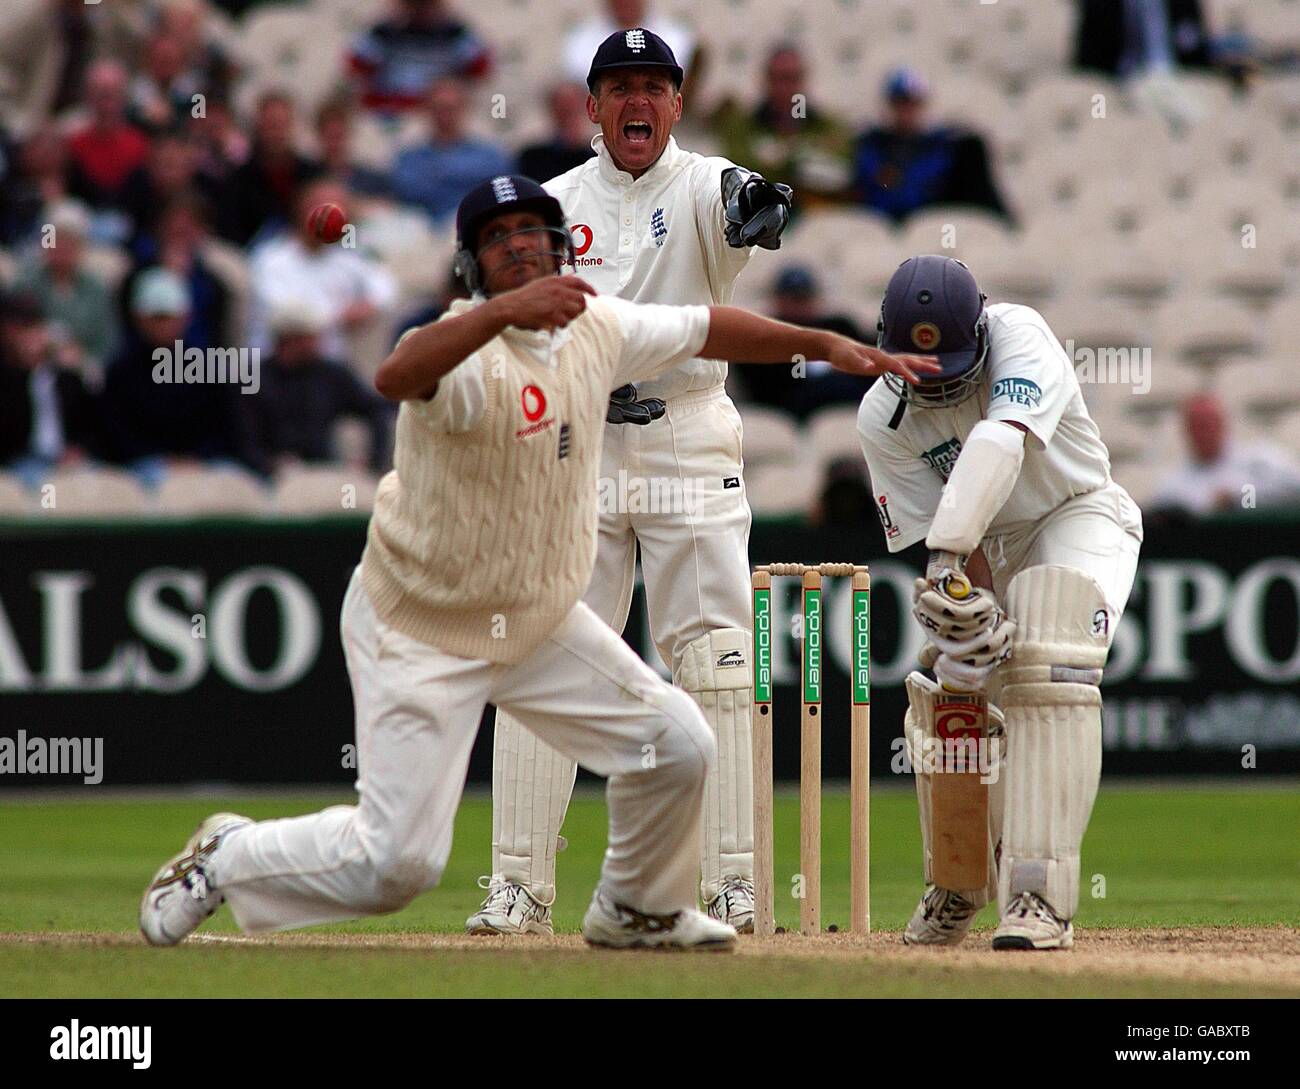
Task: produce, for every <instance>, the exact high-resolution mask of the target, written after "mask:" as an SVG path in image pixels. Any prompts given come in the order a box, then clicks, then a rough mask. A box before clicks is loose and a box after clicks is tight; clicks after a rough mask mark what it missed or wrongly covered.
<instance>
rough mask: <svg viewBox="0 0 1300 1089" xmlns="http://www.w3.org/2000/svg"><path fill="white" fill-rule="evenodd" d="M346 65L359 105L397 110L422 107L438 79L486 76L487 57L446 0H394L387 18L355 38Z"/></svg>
mask: <svg viewBox="0 0 1300 1089" xmlns="http://www.w3.org/2000/svg"><path fill="white" fill-rule="evenodd" d="M348 65H349V68H350V69H351V71H352V74H353V76H354V78H355V79H356V81H357V83H358V84H359V89H360V93H361V104H362V105H363V106H365V107H366V108H367V109H371V110H376V111H379V112H381V113H388V114H395V113H402V112H404V111H407V110H415V109H419V108H420V107H421V106H423V105H424V104H425V103H426V102H427V101H428V99H429V93H430V91H431V90H432V88H433V85H434V83H436V82H437V81H438V80H441V79H447V78H449V77H454V78H459V79H477V78H478V77H480V76H483V75H486V74H487V72H488V70H489V68H490V67H491V56H490V54H489V52H488V48H487V46H486V45H485V44H484V43H483V41H482V40H481V39H480V38H479V37H478V36H477V35H476V34H475V33H474V32H473V31H472V30H470V28H469V27H468V26H466V25H465V24H464V23H462V22H461V21H460V20H459V19H456V18H455V17H454V16H453V15H452V14H451V12H450V11H449V10H448V5H447V4H446V3H445V2H444V0H397V2H396V3H395V5H394V11H393V14H392V16H391V17H390V18H388V19H385V20H384V21H383V22H380V23H377V24H376V25H375V26H373V27H371V28H370V29H369V30H367V31H366V32H365V33H364V34H362V35H361V37H359V38H358V39H357V40H356V42H355V43H354V44H353V46H352V52H351V54H350V55H349V57H348Z"/></svg>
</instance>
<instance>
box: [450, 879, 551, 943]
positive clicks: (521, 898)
mask: <svg viewBox="0 0 1300 1089" xmlns="http://www.w3.org/2000/svg"><path fill="white" fill-rule="evenodd" d="M485 882H486V883H485ZM479 888H486V889H487V890H488V894H487V896H486V897H485V898H484V900H483V903H481V904H480V905H479V909H478V911H476V912H474V914H473V915H471V916H470V917H469V918H468V919H466V920H465V929H466V930H467V931H468V932H469V933H470V934H552V933H554V930H553V928H552V926H551V905H550V904H543V903H541V902H540V901H538V900H536V899H534V898H533V894H532V893H531V892H529V891H528V889H526V888H525V887H524V886H523V885H517V884H515V883H514V882H513V881H495V882H494V881H491V880H490V879H489V878H482V877H480V878H479Z"/></svg>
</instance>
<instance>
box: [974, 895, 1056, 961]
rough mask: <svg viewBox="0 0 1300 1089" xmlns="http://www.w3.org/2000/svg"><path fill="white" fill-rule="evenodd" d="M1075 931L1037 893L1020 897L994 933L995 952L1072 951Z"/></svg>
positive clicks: (1011, 905) (1008, 908)
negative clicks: (1020, 950)
mask: <svg viewBox="0 0 1300 1089" xmlns="http://www.w3.org/2000/svg"><path fill="white" fill-rule="evenodd" d="M1073 944H1074V930H1073V928H1072V927H1071V926H1070V921H1069V920H1068V919H1062V918H1061V917H1060V916H1058V915H1057V914H1056V912H1054V911H1053V910H1052V906H1051V905H1050V904H1049V903H1048V902H1047V901H1046V900H1044V899H1043V898H1042V897H1041V896H1039V895H1038V894H1037V893H1033V892H1022V893H1019V894H1018V895H1017V896H1016V897H1015V898H1014V899H1013V900H1012V901H1011V903H1009V904H1008V905H1007V910H1006V911H1005V912H1004V913H1003V915H1002V921H1001V922H1000V923H998V928H997V930H995V931H993V948H994V949H1069V948H1070V946H1072V945H1073Z"/></svg>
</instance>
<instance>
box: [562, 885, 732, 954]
mask: <svg viewBox="0 0 1300 1089" xmlns="http://www.w3.org/2000/svg"><path fill="white" fill-rule="evenodd" d="M582 936H583V937H584V938H586V939H587V941H588V942H590V943H591V944H592V945H603V946H606V947H608V948H610V949H701V950H715V951H716V950H723V949H730V948H731V947H732V946H733V945H735V944H736V930H735V928H734V927H731V926H728V925H727V924H726V923H723V922H719V921H718V920H717V919H710V918H709V917H708V916H707V915H705V914H704V912H702V911H698V910H696V909H695V908H687V909H685V910H683V911H674V912H670V913H668V914H666V915H648V914H646V913H645V912H642V911H637V910H636V909H635V908H631V907H628V906H627V905H626V904H619V903H616V902H615V901H614V900H612V899H610V898H609V897H608V896H606V895H605V894H604V892H602V891H601V890H600V888H597V889H596V893H595V895H594V896H592V898H591V906H590V907H589V908H587V915H586V917H585V918H584V919H583V920H582Z"/></svg>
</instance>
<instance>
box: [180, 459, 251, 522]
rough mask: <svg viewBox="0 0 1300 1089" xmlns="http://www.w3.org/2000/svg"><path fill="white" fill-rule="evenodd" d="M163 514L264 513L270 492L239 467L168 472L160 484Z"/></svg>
mask: <svg viewBox="0 0 1300 1089" xmlns="http://www.w3.org/2000/svg"><path fill="white" fill-rule="evenodd" d="M157 501H158V509H159V511H160V512H161V513H162V514H174V515H206V514H261V513H262V512H263V511H265V510H266V506H267V501H266V493H265V491H263V489H262V486H261V485H260V484H259V483H258V482H257V481H256V480H255V479H254V478H253V477H251V476H249V475H248V474H247V473H245V472H242V471H240V470H237V469H181V470H176V471H174V472H170V473H168V474H167V475H166V476H165V477H164V478H163V481H162V483H161V484H160V485H159V486H158V493H157Z"/></svg>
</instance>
